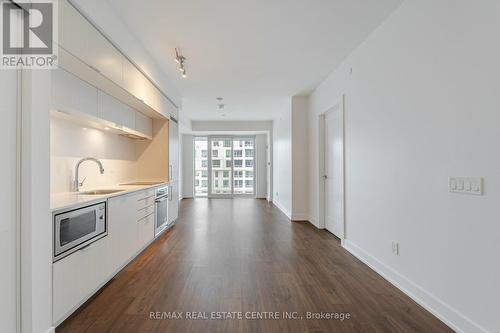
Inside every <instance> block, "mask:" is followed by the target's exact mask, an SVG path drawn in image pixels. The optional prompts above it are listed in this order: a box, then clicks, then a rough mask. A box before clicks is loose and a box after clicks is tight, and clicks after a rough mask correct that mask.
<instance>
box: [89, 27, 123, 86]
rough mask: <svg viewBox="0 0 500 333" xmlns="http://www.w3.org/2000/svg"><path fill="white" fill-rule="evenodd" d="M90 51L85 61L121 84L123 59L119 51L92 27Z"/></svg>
mask: <svg viewBox="0 0 500 333" xmlns="http://www.w3.org/2000/svg"><path fill="white" fill-rule="evenodd" d="M90 43H91V45H92V52H91V55H90V57H89V59H87V63H88V64H89V65H90V66H91V67H92V68H93V69H95V70H97V71H98V72H99V73H101V74H102V75H104V76H106V77H107V78H108V79H110V80H111V81H113V82H115V83H116V84H118V85H122V84H123V60H124V57H123V56H122V55H121V53H120V52H118V50H117V49H116V48H115V47H114V46H113V45H112V44H111V43H110V42H109V41H108V40H107V39H106V38H104V36H103V35H101V34H100V33H99V31H97V30H96V29H94V28H93V29H92V33H91V35H90Z"/></svg>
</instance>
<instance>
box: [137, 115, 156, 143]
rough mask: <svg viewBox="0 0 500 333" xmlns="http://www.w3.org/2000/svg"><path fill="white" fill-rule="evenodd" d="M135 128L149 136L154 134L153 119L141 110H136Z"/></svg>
mask: <svg viewBox="0 0 500 333" xmlns="http://www.w3.org/2000/svg"><path fill="white" fill-rule="evenodd" d="M135 130H136V131H137V132H140V133H142V134H145V135H147V136H149V137H152V136H153V121H152V119H151V118H149V117H147V116H145V115H143V114H142V113H140V112H137V111H136V112H135Z"/></svg>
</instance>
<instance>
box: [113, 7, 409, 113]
mask: <svg viewBox="0 0 500 333" xmlns="http://www.w3.org/2000/svg"><path fill="white" fill-rule="evenodd" d="M106 1H108V2H109V4H110V5H111V6H112V7H113V9H114V10H115V11H116V13H117V15H118V16H119V17H120V18H121V19H122V20H123V21H124V22H125V23H126V25H127V26H128V27H129V29H130V32H131V33H132V34H134V35H135V36H136V37H137V38H138V39H139V40H140V41H142V43H143V45H144V47H145V48H146V49H147V50H148V51H149V52H150V53H151V55H152V56H153V57H154V58H155V60H156V61H157V62H158V63H159V64H160V66H161V67H162V69H163V70H164V71H165V74H166V75H167V76H169V78H170V79H172V80H174V81H175V83H176V84H177V86H178V88H179V90H180V92H181V94H182V96H183V109H182V113H183V115H185V116H186V117H187V118H189V119H192V120H269V119H273V118H274V115H275V112H276V111H277V110H279V108H280V105H283V102H284V101H286V100H287V99H288V98H290V97H291V96H293V95H296V94H303V93H307V92H308V91H310V90H311V89H312V88H314V87H315V86H316V85H317V84H318V83H320V82H321V81H322V80H323V79H324V78H325V77H326V76H327V75H328V74H329V73H330V72H331V71H332V70H334V69H335V68H336V67H337V66H338V65H339V64H340V63H341V62H342V60H343V59H345V57H346V56H347V55H348V54H349V53H350V52H351V51H352V50H353V49H354V48H355V47H356V46H357V45H359V43H361V42H362V41H363V40H364V39H365V38H366V37H367V36H368V35H369V33H370V32H371V31H373V30H374V29H375V28H376V27H377V26H378V25H380V24H381V23H382V22H383V21H384V20H385V19H386V18H387V17H388V16H389V15H390V14H391V13H392V12H393V11H394V10H395V9H396V8H397V7H398V6H399V5H400V4H401V2H402V1H401V0H377V1H365V0H314V1H311V0H286V1H260V0H257V1H239V0H236V1H235V0H217V1H201V0H168V1H160V0H156V1H137V0H106ZM175 48H178V49H179V50H180V52H182V55H183V56H185V57H186V62H185V66H186V70H187V77H186V78H182V76H181V75H180V72H179V70H178V64H177V63H176V62H175V61H174V56H175V53H174V52H175V51H174V49H175ZM219 96H224V105H225V106H224V109H223V110H220V109H219V107H218V104H220V103H218V101H217V100H216V98H217V97H219ZM223 114H224V116H223Z"/></svg>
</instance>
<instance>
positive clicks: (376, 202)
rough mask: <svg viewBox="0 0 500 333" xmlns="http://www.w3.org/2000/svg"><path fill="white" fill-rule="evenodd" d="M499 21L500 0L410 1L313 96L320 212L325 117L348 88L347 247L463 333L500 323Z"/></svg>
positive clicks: (314, 195) (313, 191) (314, 196)
mask: <svg viewBox="0 0 500 333" xmlns="http://www.w3.org/2000/svg"><path fill="white" fill-rule="evenodd" d="M499 31H500V2H498V1H496V0H480V1H468V0H441V1H434V0H407V1H406V2H404V3H403V5H402V6H401V7H400V8H399V9H398V10H397V11H396V12H395V13H394V14H393V15H392V16H391V17H390V18H389V19H388V20H387V21H386V22H385V23H384V24H383V25H382V26H381V27H380V28H379V29H377V30H376V31H375V32H374V33H373V34H372V35H371V36H370V37H369V38H368V39H367V40H366V41H365V42H364V43H363V44H362V45H361V46H360V47H359V48H358V49H357V50H355V51H354V53H353V54H352V55H351V56H350V57H349V58H348V59H347V60H346V61H345V62H344V63H343V64H342V66H341V67H340V68H338V69H337V70H336V71H335V72H334V73H332V74H331V75H330V76H329V77H328V78H327V79H326V80H325V81H324V82H323V83H322V84H321V85H320V86H319V87H318V88H317V89H316V90H315V91H314V93H313V94H312V96H311V101H310V102H311V104H310V106H311V110H312V112H311V115H310V122H309V128H310V131H309V132H310V142H311V158H312V161H313V162H314V163H312V165H311V168H310V179H311V180H312V181H311V182H310V192H309V197H310V204H311V205H310V206H311V216H312V220H313V222H315V223H317V220H318V211H317V207H316V203H317V202H318V192H317V190H318V188H317V181H316V180H317V179H319V175H318V173H317V170H318V168H317V159H318V151H317V146H318V145H317V142H318V137H317V133H318V131H317V124H318V120H317V118H318V114H320V113H321V112H324V111H326V110H327V109H328V108H329V107H330V106H332V105H333V103H334V102H335V100H337V99H338V98H339V97H340V95H341V94H343V93H345V94H346V111H345V126H346V127H345V134H346V140H345V144H346V147H345V152H346V218H347V220H346V223H347V229H346V237H347V240H346V246H347V248H348V249H349V250H350V251H352V252H353V253H355V254H356V255H358V256H359V257H361V258H362V259H363V260H365V261H366V262H368V263H369V264H370V265H372V267H374V268H375V269H376V270H378V271H379V272H381V273H382V274H384V275H385V276H386V277H387V278H388V279H389V280H391V281H393V282H394V283H396V284H397V285H399V286H400V287H401V288H403V289H405V290H406V292H407V293H409V294H411V295H412V296H413V297H414V298H415V299H417V300H418V301H419V302H420V303H421V304H423V305H424V306H426V307H427V308H428V309H431V310H432V311H433V312H434V313H435V314H436V315H438V316H440V317H441V318H443V319H444V320H445V321H446V322H447V323H448V324H450V325H451V326H452V327H454V328H455V329H456V330H457V331H462V332H486V331H489V332H499V331H500V317H499V316H498V298H499V297H500V285H499V284H498V281H500V266H499V265H497V264H496V261H495V255H496V254H498V253H500V242H499V239H500V228H499V222H498V217H499V209H498V207H499V206H498V203H499V202H500V173H499V170H500V157H499V154H498V151H497V150H498V148H497V146H498V142H500V131H499V128H498V124H499V123H500V112H499V105H500V94H499V93H498V87H499V86H500V64H499V62H498V59H500V43H499V38H498V37H499V34H498V32H499ZM351 68H352V74H351V73H350V72H351ZM276 136H277V137H280V136H281V135H280V133H279V131H277V133H276ZM278 141H279V140H278ZM280 146H286V144H285V143H284V142H283V143H282V144H280ZM276 150H277V151H278V150H280V149H276ZM283 150H286V149H285V148H283ZM276 160H277V161H279V160H280V158H279V154H276ZM276 170H280V167H277V168H276ZM280 171H281V170H280ZM452 175H454V176H482V177H485V195H484V196H466V195H457V194H450V193H448V190H447V182H448V177H449V176H452ZM391 240H397V241H399V242H400V256H394V255H392V254H391Z"/></svg>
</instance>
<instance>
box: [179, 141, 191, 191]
mask: <svg viewBox="0 0 500 333" xmlns="http://www.w3.org/2000/svg"><path fill="white" fill-rule="evenodd" d="M193 157H194V137H193V136H192V135H190V134H182V138H181V165H182V168H181V169H182V175H181V177H182V178H181V184H182V187H181V195H182V197H183V198H193V197H194V183H193V180H194V160H193Z"/></svg>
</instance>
